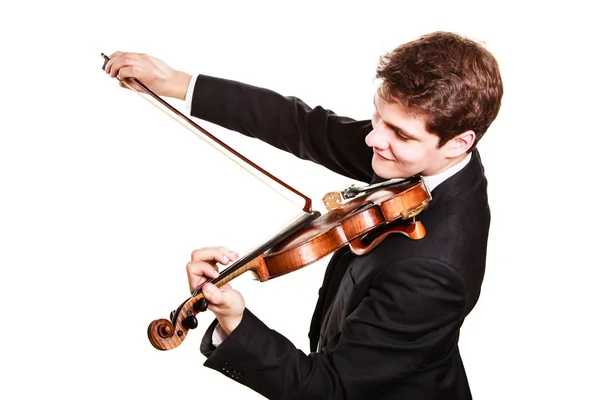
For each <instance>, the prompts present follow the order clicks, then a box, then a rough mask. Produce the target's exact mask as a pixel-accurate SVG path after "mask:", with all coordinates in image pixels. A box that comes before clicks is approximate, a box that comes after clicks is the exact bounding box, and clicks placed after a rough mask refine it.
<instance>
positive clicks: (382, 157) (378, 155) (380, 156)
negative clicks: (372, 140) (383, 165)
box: [373, 150, 392, 161]
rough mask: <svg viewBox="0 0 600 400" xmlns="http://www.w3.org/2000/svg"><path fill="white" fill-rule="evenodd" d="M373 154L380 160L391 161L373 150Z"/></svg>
mask: <svg viewBox="0 0 600 400" xmlns="http://www.w3.org/2000/svg"><path fill="white" fill-rule="evenodd" d="M373 153H375V155H377V157H379V158H381V159H384V160H386V161H392V160H391V159H389V158H387V157H384V156H382V155H381V153H380V152H378V151H376V150H373Z"/></svg>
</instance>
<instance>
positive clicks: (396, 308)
mask: <svg viewBox="0 0 600 400" xmlns="http://www.w3.org/2000/svg"><path fill="white" fill-rule="evenodd" d="M463 307H464V290H463V283H462V280H461V278H460V276H459V275H458V273H456V271H454V270H453V269H452V268H451V267H449V266H448V265H446V264H443V263H441V262H439V261H435V260H430V259H420V260H410V261H403V262H400V263H394V264H392V265H389V266H387V267H385V268H383V269H382V270H381V272H379V273H378V274H377V275H376V277H375V278H374V279H373V281H372V283H371V285H370V288H369V290H368V292H367V294H366V296H365V297H364V299H363V300H362V301H361V303H360V304H359V305H358V307H357V308H356V309H355V310H354V311H353V312H352V313H351V314H350V315H349V317H348V318H347V319H346V321H345V323H344V325H343V328H342V331H341V332H340V333H339V334H337V335H336V336H334V337H333V338H331V339H330V340H329V341H328V345H327V346H326V347H324V348H323V349H321V351H319V352H315V353H310V354H305V353H303V352H302V351H300V350H298V349H297V348H296V347H295V346H294V345H293V344H292V343H291V342H290V341H289V340H287V339H286V338H285V337H283V336H282V335H280V334H279V333H277V332H276V331H274V330H272V329H270V328H268V327H267V326H265V324H263V323H262V322H261V321H260V320H259V319H258V318H257V317H256V316H255V315H254V314H252V313H251V312H250V311H249V310H246V311H245V313H244V316H243V318H242V321H241V323H240V325H239V326H238V328H236V329H235V330H234V331H233V332H232V334H231V335H230V336H229V337H228V338H227V339H225V341H224V342H223V343H221V344H220V345H219V347H217V348H215V347H214V346H212V345H210V335H209V336H208V337H207V336H205V338H204V340H203V343H202V345H201V350H202V352H203V354H204V355H206V356H207V357H208V358H207V360H206V362H205V364H204V365H205V366H207V367H210V368H213V369H215V370H217V371H220V372H222V373H224V374H226V375H227V376H229V377H231V378H232V379H234V380H236V381H238V382H240V383H242V384H244V385H246V386H248V387H250V388H251V389H253V390H255V391H256V392H258V393H260V394H262V395H263V396H265V397H267V398H269V399H365V398H378V392H379V391H388V392H389V390H390V388H397V387H398V386H402V385H410V382H411V381H414V380H415V379H417V380H418V379H419V372H421V371H430V370H431V369H432V368H437V367H439V366H440V365H443V364H444V363H447V362H448V357H450V356H451V353H452V351H451V350H452V349H453V348H454V346H455V344H456V342H457V340H458V333H457V332H458V327H459V326H460V323H461V321H462V311H463ZM209 331H211V330H210V329H209Z"/></svg>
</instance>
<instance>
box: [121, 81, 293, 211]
mask: <svg viewBox="0 0 600 400" xmlns="http://www.w3.org/2000/svg"><path fill="white" fill-rule="evenodd" d="M119 81H120V82H121V83H123V85H125V86H126V87H127V88H129V89H130V90H132V91H133V92H134V93H136V94H137V95H139V96H140V97H142V98H143V99H144V100H146V101H147V102H149V103H150V104H152V105H153V106H155V107H156V108H158V109H159V110H161V111H162V112H164V113H165V114H167V115H168V116H169V117H171V118H172V119H174V120H175V121H177V122H178V123H179V124H180V125H181V126H183V127H184V128H186V129H188V130H189V131H190V132H192V133H193V134H194V135H196V137H198V138H200V139H202V140H203V141H204V142H206V143H208V144H209V145H210V146H212V147H213V148H214V149H215V150H217V151H218V152H220V153H221V154H222V155H224V156H226V157H227V158H229V159H230V160H231V161H233V162H235V163H236V164H237V165H238V166H240V167H242V168H243V169H244V170H246V172H248V173H249V174H250V175H252V176H253V177H255V178H256V179H258V180H259V181H260V182H262V183H263V184H264V185H265V186H267V187H268V188H269V189H271V190H274V191H275V192H277V193H278V194H279V195H280V196H282V197H283V198H285V199H286V200H287V201H289V202H290V203H292V204H293V205H294V206H296V207H298V206H299V202H298V198H296V197H294V198H293V199H292V197H290V194H289V193H283V192H282V191H281V190H279V189H276V188H275V187H273V185H271V184H270V183H268V182H269V181H266V180H265V178H264V177H263V176H262V175H261V176H259V175H258V174H256V173H255V171H254V170H253V169H250V167H249V166H248V165H246V164H245V163H242V162H241V161H240V160H238V159H237V158H234V157H232V156H231V155H230V154H229V153H228V152H226V151H225V150H224V149H223V148H221V147H220V146H219V145H217V144H216V143H214V142H212V141H211V140H209V139H208V138H206V137H204V136H203V135H200V134H199V133H198V132H196V131H194V130H193V129H192V128H191V127H189V126H188V125H187V124H185V123H184V122H183V121H181V120H180V119H179V118H177V117H176V116H175V115H173V114H172V113H169V112H167V111H166V110H165V109H164V108H163V107H162V105H160V104H159V103H158V102H156V101H153V100H150V98H149V97H147V96H144V95H143V94H142V93H140V92H138V91H137V90H135V89H134V88H133V87H132V86H131V85H129V83H127V82H125V79H123V80H121V79H119ZM300 208H302V207H301V206H300Z"/></svg>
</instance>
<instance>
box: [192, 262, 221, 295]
mask: <svg viewBox="0 0 600 400" xmlns="http://www.w3.org/2000/svg"><path fill="white" fill-rule="evenodd" d="M186 273H187V278H188V284H189V287H190V292H191V291H193V290H194V289H196V288H197V287H198V286H199V285H201V284H202V283H204V282H206V281H207V280H208V279H210V278H216V277H218V276H219V273H218V272H217V270H216V267H215V266H213V265H211V264H209V263H206V262H202V261H190V262H189V263H188V264H187V266H186Z"/></svg>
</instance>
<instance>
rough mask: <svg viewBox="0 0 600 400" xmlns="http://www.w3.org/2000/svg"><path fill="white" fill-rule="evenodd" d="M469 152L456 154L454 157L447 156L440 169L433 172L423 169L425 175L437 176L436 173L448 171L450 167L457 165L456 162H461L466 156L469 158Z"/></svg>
mask: <svg viewBox="0 0 600 400" xmlns="http://www.w3.org/2000/svg"><path fill="white" fill-rule="evenodd" d="M468 155H469V154H467V153H463V154H461V155H460V156H456V157H453V158H447V159H445V160H444V162H443V164H442V166H441V167H440V168H438V169H435V170H433V171H432V172H430V171H423V176H435V175H439V174H441V173H442V172H444V171H447V170H448V169H450V168H452V167H453V166H455V165H456V164H458V163H460V162H461V161H463V160H464V159H465V158H467V156H468Z"/></svg>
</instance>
